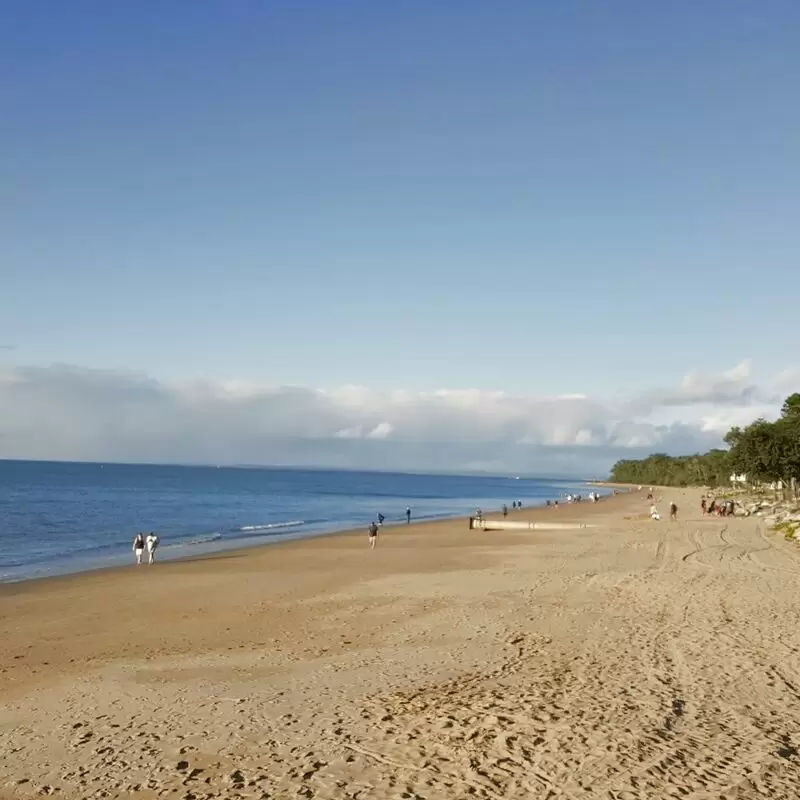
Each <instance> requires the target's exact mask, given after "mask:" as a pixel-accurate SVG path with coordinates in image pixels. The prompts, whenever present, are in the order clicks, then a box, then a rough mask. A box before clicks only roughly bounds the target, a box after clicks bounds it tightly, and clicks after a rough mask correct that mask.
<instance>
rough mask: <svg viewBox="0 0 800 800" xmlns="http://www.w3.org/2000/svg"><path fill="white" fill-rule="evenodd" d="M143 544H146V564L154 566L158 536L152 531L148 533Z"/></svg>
mask: <svg viewBox="0 0 800 800" xmlns="http://www.w3.org/2000/svg"><path fill="white" fill-rule="evenodd" d="M145 544H147V563H148V564H155V563H156V549H157V548H158V536H157V535H156V534H155V533H154V532H153V531H150V533H148V534H147V539H146V540H145Z"/></svg>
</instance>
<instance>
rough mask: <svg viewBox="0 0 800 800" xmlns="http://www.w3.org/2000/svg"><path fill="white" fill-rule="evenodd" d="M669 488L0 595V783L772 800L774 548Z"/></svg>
mask: <svg viewBox="0 0 800 800" xmlns="http://www.w3.org/2000/svg"><path fill="white" fill-rule="evenodd" d="M668 499H669V500H672V499H674V500H675V501H676V502H677V503H678V504H679V507H680V508H681V509H682V512H683V513H682V514H681V516H680V518H679V520H678V521H668V520H662V521H661V522H653V521H652V520H649V519H647V513H646V510H647V507H648V506H649V502H648V501H646V499H645V496H644V495H643V494H642V493H640V492H634V493H627V492H626V493H622V494H620V495H618V496H616V497H613V496H612V497H610V498H607V499H605V500H604V501H601V502H600V503H597V504H594V503H591V502H581V503H577V504H573V505H567V506H560V507H559V508H558V509H555V508H554V507H550V508H548V507H546V506H545V507H538V508H527V509H523V510H522V511H521V512H516V519H517V520H518V521H519V520H521V519H529V520H531V521H533V520H536V521H539V520H542V521H546V520H558V521H565V522H582V523H588V524H594V525H596V526H597V527H596V528H587V529H572V530H545V529H542V530H509V531H492V532H487V531H475V530H469V528H468V525H467V521H466V519H465V518H459V519H457V520H440V521H437V522H429V523H423V522H420V523H417V524H412V525H408V526H406V525H401V526H398V527H394V528H387V529H384V531H383V532H382V533H380V534H379V537H378V545H377V547H376V548H375V549H374V550H371V549H370V548H369V545H368V541H367V536H366V531H363V530H361V531H349V532H345V533H342V534H337V535H332V536H322V537H317V538H314V539H304V540H300V541H291V542H285V543H282V544H283V546H282V547H274V548H267V547H263V546H256V547H252V548H250V549H247V550H238V551H235V552H227V553H223V554H218V555H213V556H207V557H200V558H195V559H191V560H184V561H172V562H165V563H162V564H158V565H157V566H156V567H155V568H149V567H146V566H143V567H141V568H136V567H135V566H127V567H123V568H120V569H113V570H103V571H96V572H92V573H81V574H77V575H68V576H62V577H58V578H51V579H44V580H38V581H27V582H21V583H16V584H9V585H6V586H4V587H0V611H1V613H0V642H1V643H2V644H0V674H2V680H1V681H0V752H3V753H4V754H6V756H7V757H6V758H5V759H0V798H2V799H3V800H6V798H9V800H10V798H11V797H13V798H15V799H16V800H36V798H37V797H41V796H54V795H55V796H58V797H61V798H63V799H64V800H79V798H80V799H81V800H83V798H107V800H126V799H127V800H130V798H131V797H137V798H139V800H158V798H160V797H167V796H170V797H172V796H174V797H181V798H190V800H192V799H193V800H225V799H226V798H230V797H238V798H242V800H258V798H262V797H265V796H266V797H274V798H284V797H313V798H314V800H354V798H355V800H359V798H364V797H372V796H375V797H398V796H399V795H400V794H401V793H402V794H404V795H406V796H409V797H425V798H445V797H461V796H464V795H465V794H471V795H474V796H475V797H476V798H478V799H480V798H483V800H493V799H495V798H499V797H513V798H517V797H539V796H542V797H544V796H545V795H548V794H551V792H550V787H553V786H557V787H561V790H562V793H563V794H564V795H566V796H569V797H574V798H576V800H577V798H584V797H589V796H590V795H589V792H588V790H587V788H586V787H588V786H591V787H592V789H595V790H598V789H602V790H603V791H601V792H600V793H601V794H605V793H608V791H606V790H609V791H611V793H613V794H614V795H615V796H617V795H619V796H620V797H625V798H628V797H630V798H631V800H644V798H646V797H653V796H658V797H662V796H663V797H666V796H673V795H677V794H682V795H686V796H690V795H697V796H700V795H703V796H705V795H706V794H714V796H717V795H720V796H722V795H723V794H725V795H726V796H727V794H728V793H729V791H728V790H729V789H730V787H731V786H732V785H733V786H736V787H737V790H736V792H737V796H739V795H741V797H742V798H751V797H763V796H764V795H765V794H769V796H770V797H775V798H776V800H778V799H780V800H790V798H794V797H795V795H796V788H795V787H796V786H797V784H798V780H800V766H798V762H797V760H796V759H794V758H790V757H789V755H791V753H792V752H793V751H794V748H797V747H798V746H800V734H798V733H797V732H798V731H800V707H798V705H797V702H796V700H797V698H796V696H795V695H796V692H795V691H794V689H795V687H796V686H797V682H798V681H800V662H798V661H797V659H796V658H795V654H796V653H797V652H800V633H798V627H797V618H798V615H797V609H796V597H797V593H798V591H800V559H799V558H798V555H797V551H796V549H795V547H794V546H793V545H791V544H789V543H787V542H785V541H784V539H783V537H782V536H781V535H779V534H771V533H769V532H765V531H764V530H763V525H762V523H761V522H759V520H758V519H757V518H755V519H754V518H752V517H751V518H744V517H736V518H734V517H732V518H729V519H726V520H716V519H703V518H701V517H700V507H699V499H700V492H699V491H695V490H678V491H676V492H674V493H672V492H671V493H670V495H669V497H668ZM486 516H487V517H489V518H492V517H497V516H498V514H496V513H492V514H487V515H486ZM511 519H514V512H512V515H511ZM721 629H724V630H725V632H726V635H725V636H720V633H719V632H720V630H721ZM748 642H749V643H757V646H755V644H753V646H743V645H742V643H748ZM776 678H777V679H778V680H776ZM776 720H780V721H781V727H779V728H776ZM665 747H667V748H670V749H672V748H680V749H681V752H682V753H683V754H684V755H683V757H682V758H681V759H679V760H678V761H676V762H672V761H669V760H668V761H665V760H664V757H663V756H664V748H665ZM778 750H780V751H778ZM540 777H541V780H540ZM465 786H466V787H470V786H471V787H473V788H474V792H466V790H465V789H464V787H465ZM765 787H766V788H767V789H768V791H765ZM676 790H679V791H676Z"/></svg>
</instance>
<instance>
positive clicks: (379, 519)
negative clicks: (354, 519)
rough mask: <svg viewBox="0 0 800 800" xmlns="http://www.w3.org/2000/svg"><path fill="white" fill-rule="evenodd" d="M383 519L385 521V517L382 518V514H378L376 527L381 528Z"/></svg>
mask: <svg viewBox="0 0 800 800" xmlns="http://www.w3.org/2000/svg"><path fill="white" fill-rule="evenodd" d="M385 519H386V517H384V516H383V514H378V527H379V528H380V527H382V526H383V521H384V520H385Z"/></svg>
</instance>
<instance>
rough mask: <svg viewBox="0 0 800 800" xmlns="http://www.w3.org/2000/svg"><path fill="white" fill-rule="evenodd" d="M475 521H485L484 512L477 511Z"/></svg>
mask: <svg viewBox="0 0 800 800" xmlns="http://www.w3.org/2000/svg"><path fill="white" fill-rule="evenodd" d="M475 519H477V520H482V519H483V511H481V510H480V509H479V508H476V509H475Z"/></svg>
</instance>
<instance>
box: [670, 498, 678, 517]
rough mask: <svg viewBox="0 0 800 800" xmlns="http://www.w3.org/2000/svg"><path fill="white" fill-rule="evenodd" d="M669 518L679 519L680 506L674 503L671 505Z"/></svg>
mask: <svg viewBox="0 0 800 800" xmlns="http://www.w3.org/2000/svg"><path fill="white" fill-rule="evenodd" d="M669 518H670V519H671V520H677V519H678V506H677V505H676V504H675V503H674V502H672V503H670V504H669Z"/></svg>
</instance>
